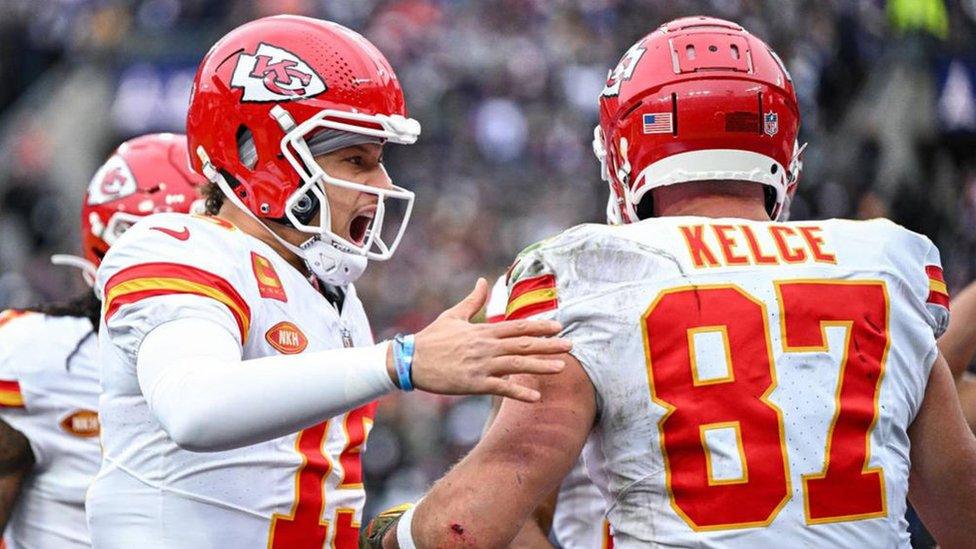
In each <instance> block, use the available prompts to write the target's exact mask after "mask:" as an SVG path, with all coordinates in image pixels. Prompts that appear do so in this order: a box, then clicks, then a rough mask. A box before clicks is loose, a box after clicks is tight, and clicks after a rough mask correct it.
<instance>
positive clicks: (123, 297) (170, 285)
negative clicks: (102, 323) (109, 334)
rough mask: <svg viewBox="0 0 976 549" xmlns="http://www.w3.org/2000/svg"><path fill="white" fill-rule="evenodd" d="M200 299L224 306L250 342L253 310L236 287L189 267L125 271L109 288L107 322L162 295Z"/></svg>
mask: <svg viewBox="0 0 976 549" xmlns="http://www.w3.org/2000/svg"><path fill="white" fill-rule="evenodd" d="M177 294H184V295H199V296H203V297H209V298H212V299H214V300H216V301H219V302H220V303H222V304H224V305H225V306H226V307H227V309H228V310H229V311H230V313H231V315H232V316H233V317H234V320H235V322H236V323H237V328H238V330H239V331H240V337H241V343H242V344H243V343H245V342H246V341H247V334H248V330H249V329H250V323H251V309H250V307H248V305H247V302H246V301H244V298H242V297H241V295H240V294H239V293H238V292H237V290H236V289H234V287H233V286H232V285H231V284H230V283H229V282H227V281H226V280H224V279H223V278H221V277H219V276H217V275H215V274H213V273H210V272H207V271H204V270H202V269H198V268H196V267H190V266H188V265H180V264H177V263H144V264H141V265H136V266H133V267H129V268H127V269H123V270H121V271H119V272H118V273H116V274H115V275H114V276H113V277H112V278H110V279H109V280H108V282H107V283H106V284H105V305H104V310H105V320H106V321H108V320H109V319H110V318H112V316H113V315H114V314H115V313H116V312H117V311H118V310H119V308H120V307H121V306H123V305H127V304H131V303H135V302H137V301H139V300H142V299H146V298H149V297H155V296H161V295H177Z"/></svg>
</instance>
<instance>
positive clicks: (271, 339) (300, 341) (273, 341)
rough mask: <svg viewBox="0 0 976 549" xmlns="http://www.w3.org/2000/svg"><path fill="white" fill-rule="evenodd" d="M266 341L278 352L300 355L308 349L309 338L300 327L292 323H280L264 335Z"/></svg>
mask: <svg viewBox="0 0 976 549" xmlns="http://www.w3.org/2000/svg"><path fill="white" fill-rule="evenodd" d="M264 339H265V340H266V341H267V342H268V344H270V345H271V346H272V347H274V348H275V349H277V350H278V352H280V353H282V354H286V355H294V354H298V353H300V352H302V351H304V350H305V347H308V338H307V337H305V334H303V333H302V331H301V330H300V329H298V326H295V325H294V324H292V323H291V322H287V321H286V322H279V323H277V324H275V325H274V326H272V327H271V329H270V330H268V331H267V333H265V334H264Z"/></svg>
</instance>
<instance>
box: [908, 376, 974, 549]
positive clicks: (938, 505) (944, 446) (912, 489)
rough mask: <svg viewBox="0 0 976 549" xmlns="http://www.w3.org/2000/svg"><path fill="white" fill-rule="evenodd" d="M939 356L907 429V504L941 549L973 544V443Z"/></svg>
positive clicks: (953, 388) (949, 378)
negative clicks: (909, 450)
mask: <svg viewBox="0 0 976 549" xmlns="http://www.w3.org/2000/svg"><path fill="white" fill-rule="evenodd" d="M955 392H956V391H955V387H954V386H953V382H952V377H951V374H950V373H949V369H948V367H947V366H946V364H945V361H944V360H943V359H942V357H938V358H937V360H936V363H935V364H934V365H933V366H932V373H931V375H930V376H929V382H928V386H927V387H926V389H925V398H924V400H923V402H922V408H921V409H920V410H919V412H918V415H917V416H916V417H915V421H914V422H913V423H912V425H911V427H909V429H908V434H909V437H910V438H911V464H912V470H911V475H910V476H909V492H908V495H909V499H910V500H911V502H912V505H914V506H915V508H916V510H917V511H918V514H919V516H921V517H922V521H923V522H924V523H925V525H926V526H927V527H928V529H929V530H930V531H931V532H932V533H933V535H934V536H935V538H936V540H937V541H938V542H939V544H940V545H942V546H943V547H968V546H970V544H971V543H972V540H973V539H976V475H974V474H973V471H976V438H974V437H973V433H972V432H971V431H970V430H969V428H968V426H967V425H966V423H965V420H964V419H963V415H962V410H961V409H960V407H959V402H958V400H957V398H956V394H955Z"/></svg>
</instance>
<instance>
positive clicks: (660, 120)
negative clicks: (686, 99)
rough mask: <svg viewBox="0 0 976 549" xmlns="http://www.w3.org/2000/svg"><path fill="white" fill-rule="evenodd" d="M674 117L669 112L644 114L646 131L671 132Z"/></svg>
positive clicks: (646, 132)
mask: <svg viewBox="0 0 976 549" xmlns="http://www.w3.org/2000/svg"><path fill="white" fill-rule="evenodd" d="M672 122H673V119H672V118H671V113H669V112H652V113H647V114H645V115H644V133H645V134H648V133H671V132H672V131H673V124H672Z"/></svg>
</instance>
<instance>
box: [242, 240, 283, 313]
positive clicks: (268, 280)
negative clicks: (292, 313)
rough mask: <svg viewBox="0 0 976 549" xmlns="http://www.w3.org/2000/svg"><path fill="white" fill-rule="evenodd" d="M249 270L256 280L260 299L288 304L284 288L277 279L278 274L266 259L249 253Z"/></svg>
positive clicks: (254, 253) (279, 279)
mask: <svg viewBox="0 0 976 549" xmlns="http://www.w3.org/2000/svg"><path fill="white" fill-rule="evenodd" d="M251 269H252V270H253V271H254V279H255V280H257V283H258V293H260V294H261V297H265V298H268V299H277V300H278V301H283V302H285V303H288V296H287V295H285V287H284V286H283V285H282V284H281V278H279V277H278V272H277V271H275V268H274V265H272V264H271V261H269V260H268V258H266V257H264V256H263V255H260V254H258V253H256V252H251Z"/></svg>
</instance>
